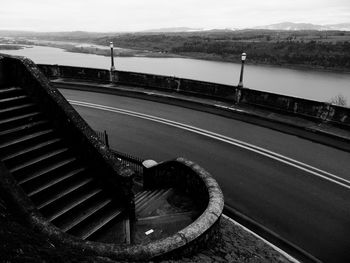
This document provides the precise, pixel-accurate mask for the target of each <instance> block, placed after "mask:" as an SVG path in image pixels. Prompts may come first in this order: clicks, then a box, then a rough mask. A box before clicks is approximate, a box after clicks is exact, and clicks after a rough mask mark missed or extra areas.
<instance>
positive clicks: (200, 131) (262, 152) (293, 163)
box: [68, 100, 350, 189]
mask: <svg viewBox="0 0 350 263" xmlns="http://www.w3.org/2000/svg"><path fill="white" fill-rule="evenodd" d="M68 101H69V102H70V103H71V104H73V105H77V106H82V107H88V108H94V109H98V110H104V111H110V112H115V113H119V114H124V115H129V116H133V117H136V118H141V119H146V120H150V121H154V122H158V123H162V124H165V125H168V126H172V127H176V128H179V129H183V130H187V131H190V132H193V133H197V134H200V135H203V136H206V137H209V138H212V139H215V140H218V141H221V142H225V143H228V144H231V145H234V146H237V147H240V148H243V149H246V150H249V151H252V152H255V153H257V154H260V155H263V156H266V157H268V158H271V159H274V160H277V161H279V162H282V163H285V164H287V165H290V166H293V167H295V168H298V169H300V170H303V171H305V172H308V173H310V174H313V175H315V176H318V177H320V178H323V179H325V180H328V181H330V182H333V183H335V184H338V185H340V186H343V187H345V188H347V189H350V181H348V180H346V179H344V178H341V177H339V176H336V175H334V174H332V173H329V172H326V171H323V170H321V169H319V168H316V167H313V166H311V165H308V164H306V163H303V162H300V161H297V160H294V159H292V158H289V157H287V156H284V155H281V154H278V153H275V152H273V151H270V150H267V149H264V148H261V147H259V146H256V145H253V144H250V143H246V142H243V141H240V140H237V139H234V138H230V137H227V136H225V135H221V134H218V133H214V132H211V131H208V130H204V129H201V128H198V127H194V126H191V125H187V124H184V123H180V122H176V121H172V120H167V119H163V118H160V117H156V116H151V115H147V114H144V113H139V112H135V111H129V110H124V109H120V108H115V107H110V106H105V105H100V104H94V103H89V102H83V101H76V100H68Z"/></svg>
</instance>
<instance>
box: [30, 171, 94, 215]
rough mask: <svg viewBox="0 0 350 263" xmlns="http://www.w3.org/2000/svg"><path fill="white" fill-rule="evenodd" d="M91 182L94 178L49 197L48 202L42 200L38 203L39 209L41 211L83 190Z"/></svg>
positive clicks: (77, 183) (79, 182)
mask: <svg viewBox="0 0 350 263" xmlns="http://www.w3.org/2000/svg"><path fill="white" fill-rule="evenodd" d="M91 182H93V179H92V178H86V179H84V180H82V181H78V182H76V183H75V184H71V185H69V186H67V188H65V189H64V190H63V191H61V192H57V193H55V194H53V195H52V196H49V197H48V198H47V200H41V202H40V203H38V202H36V203H37V208H38V209H39V210H40V209H43V208H45V207H47V206H48V205H50V204H52V203H54V202H56V201H58V200H60V199H61V198H63V197H65V196H67V195H69V194H71V193H73V192H74V191H77V190H79V189H81V188H82V187H84V186H86V185H88V184H89V183H91Z"/></svg>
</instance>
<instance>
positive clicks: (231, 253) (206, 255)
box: [161, 218, 291, 263]
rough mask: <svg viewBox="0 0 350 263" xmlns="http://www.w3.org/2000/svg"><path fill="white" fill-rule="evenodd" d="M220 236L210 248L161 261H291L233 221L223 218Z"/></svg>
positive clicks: (167, 262) (256, 262)
mask: <svg viewBox="0 0 350 263" xmlns="http://www.w3.org/2000/svg"><path fill="white" fill-rule="evenodd" d="M220 224H221V227H220V232H221V233H220V236H219V238H218V241H217V242H215V244H212V246H210V247H209V248H208V249H203V250H202V251H200V252H198V253H197V254H195V255H193V256H191V257H183V258H180V259H177V260H166V261H161V263H180V262H201V263H202V262H205V263H214V262H232V263H236V262H237V263H238V262H249V263H258V262H259V263H262V262H266V263H267V262H269V263H271V262H282V263H287V262H291V261H289V260H288V259H287V258H285V257H284V256H283V255H281V254H280V253H279V252H277V251H276V250H274V249H273V248H271V247H270V246H269V245H267V244H266V243H264V242H263V241H262V240H260V239H258V238H256V237H255V236H253V235H252V234H250V233H248V232H246V231H245V230H243V229H242V228H241V227H239V226H237V225H235V224H233V223H232V222H231V221H229V220H227V219H225V218H222V219H221V222H220Z"/></svg>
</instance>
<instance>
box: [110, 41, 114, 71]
mask: <svg viewBox="0 0 350 263" xmlns="http://www.w3.org/2000/svg"><path fill="white" fill-rule="evenodd" d="M109 47H110V48H111V71H113V70H115V67H114V54H113V42H109Z"/></svg>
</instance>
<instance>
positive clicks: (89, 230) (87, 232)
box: [76, 206, 124, 240]
mask: <svg viewBox="0 0 350 263" xmlns="http://www.w3.org/2000/svg"><path fill="white" fill-rule="evenodd" d="M123 211H124V209H121V208H118V207H116V206H114V207H113V209H111V211H110V212H109V213H108V214H106V215H105V216H104V217H103V218H101V219H99V220H96V221H95V222H93V223H92V224H90V226H88V227H86V228H84V229H82V230H81V231H80V232H77V233H76V235H77V236H78V237H80V238H81V239H83V240H86V239H88V238H90V237H91V236H92V235H94V234H96V233H97V232H99V231H101V230H103V228H104V227H105V226H106V225H107V224H109V223H110V222H112V221H113V220H114V219H116V218H117V217H118V216H120V215H121V214H122V213H123Z"/></svg>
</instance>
